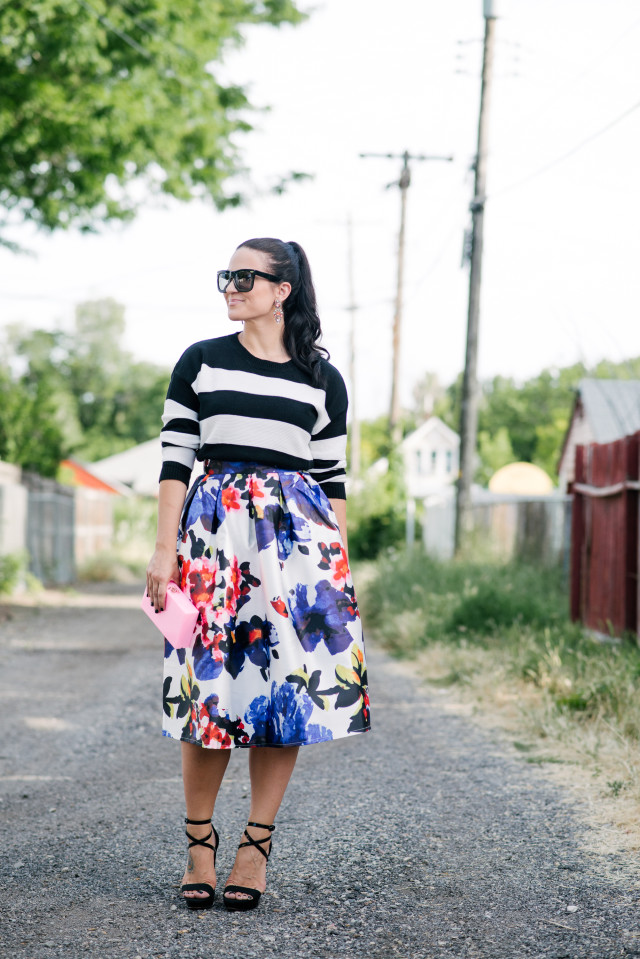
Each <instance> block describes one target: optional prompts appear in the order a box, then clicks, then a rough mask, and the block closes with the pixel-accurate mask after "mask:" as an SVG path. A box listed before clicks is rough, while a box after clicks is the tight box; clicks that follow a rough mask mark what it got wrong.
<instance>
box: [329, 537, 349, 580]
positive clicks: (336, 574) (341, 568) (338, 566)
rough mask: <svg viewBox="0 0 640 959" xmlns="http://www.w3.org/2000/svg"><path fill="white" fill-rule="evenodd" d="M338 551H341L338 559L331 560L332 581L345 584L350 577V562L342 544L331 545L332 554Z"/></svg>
mask: <svg viewBox="0 0 640 959" xmlns="http://www.w3.org/2000/svg"><path fill="white" fill-rule="evenodd" d="M336 549H338V550H340V553H339V555H338V556H337V557H333V556H332V558H331V573H332V579H333V581H334V583H344V582H345V581H346V579H347V576H348V575H349V561H348V560H347V554H346V553H345V551H344V548H343V547H342V546H341V545H340V543H332V544H331V552H332V553H333V552H334V551H335V550H336Z"/></svg>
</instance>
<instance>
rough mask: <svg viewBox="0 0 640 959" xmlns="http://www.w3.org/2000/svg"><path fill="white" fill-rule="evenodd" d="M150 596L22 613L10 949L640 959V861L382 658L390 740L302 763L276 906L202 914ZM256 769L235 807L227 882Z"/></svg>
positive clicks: (14, 652) (8, 662)
mask: <svg viewBox="0 0 640 959" xmlns="http://www.w3.org/2000/svg"><path fill="white" fill-rule="evenodd" d="M140 592H141V589H139V588H138V587H135V588H134V587H131V588H130V587H125V588H123V587H120V588H119V589H114V590H111V591H109V590H103V591H102V592H100V591H95V592H94V593H93V594H91V593H85V594H83V595H79V596H75V597H73V596H72V597H68V598H66V599H65V598H62V599H61V600H60V597H58V604H57V605H55V604H53V602H51V598H50V597H49V599H48V600H47V597H43V601H42V604H41V605H39V606H37V607H31V608H30V607H26V606H25V607H18V606H12V607H10V608H7V607H5V608H3V609H0V703H1V714H0V716H1V724H2V725H1V733H2V744H1V746H0V754H1V772H0V788H1V794H2V802H1V803H0V815H1V817H2V836H1V840H2V850H3V853H4V855H3V859H2V865H1V867H0V869H1V877H2V893H1V900H0V901H1V905H2V908H1V909H0V935H1V937H2V941H1V945H0V955H2V957H9V956H11V957H12V959H13V957H15V959H21V957H25V959H27V957H28V959H40V957H53V956H64V957H65V959H70V957H71V959H74V957H76V956H77V957H81V956H91V957H100V959H111V957H113V959H116V957H117V959H136V957H143V959H152V957H154V959H160V957H182V956H188V957H189V959H205V957H206V959H209V957H211V956H216V957H218V959H247V957H253V956H255V957H260V959H264V957H270V956H278V957H280V959H293V957H296V959H298V957H304V959H307V957H312V959H316V957H317V959H320V957H323V959H325V957H326V959H356V957H358V959H359V957H362V956H366V957H368V959H369V957H371V959H391V957H401V959H450V957H451V959H453V957H456V959H458V957H465V959H467V957H468V959H502V957H504V959H507V957H508V959H514V957H518V959H520V957H540V959H542V957H545V959H546V957H549V959H551V957H553V959H561V957H565V959H582V957H589V959H609V957H614V956H616V957H617V956H634V955H640V913H639V910H638V904H639V902H640V886H639V883H638V872H637V868H638V863H637V862H634V861H631V860H630V859H629V858H625V857H622V856H620V855H615V854H611V853H607V854H606V855H603V856H600V855H598V854H596V853H593V852H591V853H590V852H585V851H584V844H583V843H582V842H581V837H582V834H583V832H584V830H585V829H586V828H588V827H586V826H585V825H583V824H582V823H581V821H580V817H579V811H578V810H577V809H576V807H575V806H573V805H572V804H571V802H570V801H569V800H568V799H567V796H566V795H565V794H564V793H563V792H562V791H561V790H560V789H559V787H557V786H555V785H553V784H551V783H550V782H549V781H547V780H546V779H545V777H544V773H543V772H542V771H541V770H540V769H538V768H536V767H534V766H531V765H527V764H526V763H524V762H523V761H522V760H519V759H518V758H517V757H516V756H512V755H510V754H509V752H508V751H507V750H506V748H505V747H503V746H501V745H500V743H499V741H498V740H497V739H496V738H495V737H493V736H492V734H491V732H490V731H487V730H485V729H481V728H479V727H478V726H476V725H474V724H473V723H472V722H471V721H470V720H469V719H468V718H465V717H464V716H459V715H455V714H454V713H452V712H450V711H448V710H446V709H445V708H443V703H442V698H441V697H435V696H432V695H430V694H429V693H428V692H427V691H425V690H424V688H422V687H421V686H420V685H419V683H418V682H417V681H416V680H414V679H412V678H411V676H410V675H409V673H408V671H407V670H406V668H400V667H398V666H397V665H396V664H394V663H393V662H391V661H390V660H389V659H388V658H387V657H386V656H385V655H384V654H383V653H381V652H380V651H378V650H375V649H370V650H369V660H370V674H371V686H372V710H373V712H372V715H373V721H374V723H375V727H374V731H373V732H372V733H371V734H367V735H365V736H363V737H357V738H354V739H352V740H350V741H348V742H345V741H342V742H337V743H333V744H327V745H323V746H319V747H317V748H315V749H306V750H304V749H303V750H302V751H301V757H300V762H299V765H298V767H297V769H296V773H295V775H294V780H293V782H292V784H291V787H290V790H289V792H288V794H287V797H286V799H285V804H284V806H283V809H282V811H281V814H280V816H279V819H278V829H277V832H276V833H275V838H274V856H273V857H272V860H271V862H270V864H269V870H268V881H269V889H268V893H267V895H265V897H264V900H263V903H262V904H261V906H260V908H259V910H258V912H257V913H248V914H246V915H234V914H227V913H225V911H224V909H223V908H222V905H221V903H220V902H219V900H218V901H216V904H215V906H214V908H213V909H212V910H211V911H210V912H204V913H195V914H194V913H190V912H188V911H187V910H186V908H184V907H183V905H182V904H181V902H180V899H179V895H178V880H179V877H180V875H181V871H182V868H183V865H184V856H185V852H184V850H185V846H184V842H183V838H182V834H181V830H182V817H183V815H184V813H183V805H182V787H181V783H180V779H179V765H178V748H177V745H176V744H175V743H172V742H169V741H167V740H165V739H163V738H162V737H161V736H160V733H159V726H160V714H159V697H160V670H161V647H160V645H159V643H158V640H157V637H156V632H155V630H154V628H153V626H152V625H151V624H150V623H147V621H146V620H145V619H144V617H143V616H142V614H140V613H139V612H138V611H137V604H138V596H139V594H140ZM7 616H8V617H9V618H7ZM246 758H247V757H246V754H245V753H240V754H238V755H234V757H233V759H232V765H231V766H230V768H229V774H228V778H227V779H226V780H225V784H224V786H223V789H222V792H221V796H220V800H219V804H218V808H217V810H216V825H217V827H218V829H219V831H220V834H221V850H220V856H219V866H220V877H221V880H222V881H223V880H224V878H225V877H226V875H227V873H228V870H229V869H230V866H231V863H232V860H233V855H234V849H235V845H236V843H237V841H238V838H239V833H240V830H241V826H242V823H243V819H244V817H245V816H246V811H247V789H248V776H247V765H246Z"/></svg>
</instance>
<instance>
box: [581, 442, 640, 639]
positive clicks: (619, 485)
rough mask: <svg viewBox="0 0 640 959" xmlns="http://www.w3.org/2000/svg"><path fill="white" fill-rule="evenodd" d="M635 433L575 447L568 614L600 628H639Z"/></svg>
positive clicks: (639, 488)
mask: <svg viewBox="0 0 640 959" xmlns="http://www.w3.org/2000/svg"><path fill="white" fill-rule="evenodd" d="M639 450H640V432H639V433H635V434H634V435H633V436H628V437H625V438H624V439H621V440H617V441H615V442H613V443H606V444H592V445H590V446H586V447H585V446H579V447H578V448H577V450H576V478H575V482H574V484H573V490H572V493H573V497H574V504H573V521H572V538H571V540H572V541H571V614H572V617H573V619H574V620H580V621H582V622H583V623H584V624H585V625H586V626H589V627H590V628H592V629H596V630H600V631H603V632H612V633H614V634H616V635H620V634H621V633H623V632H625V631H627V630H628V631H632V632H635V633H636V634H638V633H639V631H640V630H639V622H638V545H639V535H638V497H639V495H640V471H639Z"/></svg>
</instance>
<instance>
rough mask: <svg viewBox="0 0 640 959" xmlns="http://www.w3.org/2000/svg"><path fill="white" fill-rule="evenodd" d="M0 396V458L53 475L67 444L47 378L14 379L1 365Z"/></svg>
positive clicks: (66, 448)
mask: <svg viewBox="0 0 640 959" xmlns="http://www.w3.org/2000/svg"><path fill="white" fill-rule="evenodd" d="M0 395H1V396H2V402H1V403H0V460H6V461H7V462H8V463H15V464H16V465H17V466H22V467H23V469H27V470H32V471H33V472H36V473H41V474H42V475H43V476H54V475H55V473H56V470H57V469H58V464H59V463H60V460H61V459H63V458H64V457H65V456H66V455H67V453H68V447H67V445H66V443H65V438H64V430H63V428H62V426H61V424H60V422H59V418H58V415H57V414H58V410H57V406H56V401H55V397H54V395H53V394H52V392H51V391H50V389H49V384H48V381H47V379H46V378H42V379H41V380H39V381H31V382H29V381H24V380H20V379H16V378H15V377H14V376H13V375H12V373H11V370H10V368H9V367H8V366H6V365H2V366H0Z"/></svg>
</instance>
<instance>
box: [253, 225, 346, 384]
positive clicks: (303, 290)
mask: <svg viewBox="0 0 640 959" xmlns="http://www.w3.org/2000/svg"><path fill="white" fill-rule="evenodd" d="M243 246H246V247H249V249H250V250H258V251H260V252H261V253H266V255H267V256H268V257H269V270H270V272H271V273H273V274H274V276H277V277H278V279H279V280H284V281H286V282H287V283H290V284H291V293H290V294H289V296H288V297H287V298H286V300H285V301H284V302H283V304H282V309H283V312H284V331H283V337H282V338H283V342H284V347H285V349H286V351H287V353H288V354H289V356H290V357H291V359H292V360H293V362H294V363H295V364H296V366H297V367H299V368H300V369H301V370H304V371H305V373H309V374H310V375H311V382H312V383H313V385H314V386H323V385H324V377H323V375H322V364H321V363H320V360H321V359H322V358H323V357H325V358H326V359H329V351H328V350H326V349H325V348H324V346H318V340H319V339H320V337H321V336H322V329H321V327H320V317H319V316H318V308H317V305H316V291H315V289H314V287H313V280H312V278H311V267H310V266H309V261H308V259H307V255H306V253H305V252H304V250H303V249H302V247H301V246H300V244H299V243H296V242H295V241H293V240H291V241H290V242H289V243H284V242H283V241H282V240H276V239H273V238H272V237H261V238H259V239H255V240H246V241H245V242H244V243H241V244H240V246H239V247H238V249H239V250H240V249H241V248H242V247H243Z"/></svg>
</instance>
